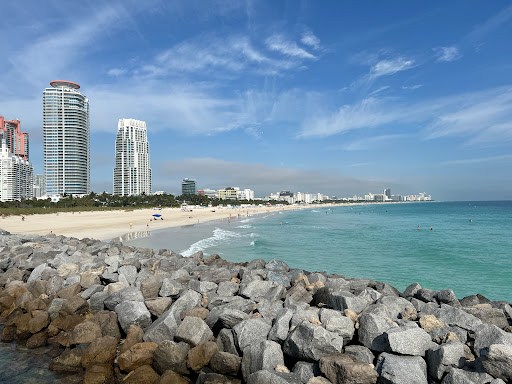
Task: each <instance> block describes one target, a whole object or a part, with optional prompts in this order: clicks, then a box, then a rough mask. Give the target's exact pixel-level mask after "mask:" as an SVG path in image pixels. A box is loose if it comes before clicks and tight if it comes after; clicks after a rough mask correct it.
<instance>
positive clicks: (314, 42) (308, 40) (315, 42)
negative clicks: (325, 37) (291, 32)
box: [300, 31, 320, 49]
mask: <svg viewBox="0 0 512 384" xmlns="http://www.w3.org/2000/svg"><path fill="white" fill-rule="evenodd" d="M300 41H301V43H302V44H304V45H308V46H310V47H312V48H314V49H319V48H320V39H319V38H318V37H316V36H315V35H314V34H313V32H311V31H306V32H304V33H303V34H302V38H301V39H300Z"/></svg>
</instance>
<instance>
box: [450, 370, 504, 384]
mask: <svg viewBox="0 0 512 384" xmlns="http://www.w3.org/2000/svg"><path fill="white" fill-rule="evenodd" d="M493 379H494V378H493V377H492V376H491V375H489V374H487V373H480V372H470V371H466V370H463V369H458V368H451V369H450V371H449V372H448V374H447V375H446V376H445V377H444V378H443V381H442V382H441V383H442V384H487V383H489V384H499V383H496V382H495V381H494V380H493Z"/></svg>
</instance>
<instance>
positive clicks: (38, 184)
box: [34, 175, 46, 197]
mask: <svg viewBox="0 0 512 384" xmlns="http://www.w3.org/2000/svg"><path fill="white" fill-rule="evenodd" d="M43 196H46V179H45V177H44V175H34V197H43Z"/></svg>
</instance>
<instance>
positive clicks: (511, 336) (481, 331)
mask: <svg viewBox="0 0 512 384" xmlns="http://www.w3.org/2000/svg"><path fill="white" fill-rule="evenodd" d="M492 344H505V345H512V333H508V332H505V331H503V330H502V329H499V328H498V327H497V326H495V325H491V324H482V325H481V326H480V327H478V328H477V329H476V331H475V344H474V347H473V349H474V351H475V353H476V355H477V356H480V353H481V352H480V351H481V350H482V349H484V348H489V347H490V346H491V345H492Z"/></svg>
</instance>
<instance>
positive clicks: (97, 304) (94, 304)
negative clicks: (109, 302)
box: [89, 291, 109, 311]
mask: <svg viewBox="0 0 512 384" xmlns="http://www.w3.org/2000/svg"><path fill="white" fill-rule="evenodd" d="M108 296H109V295H108V292H105V291H102V292H96V293H93V294H92V295H91V297H90V299H89V307H90V308H91V309H92V310H93V311H103V310H104V309H105V304H104V303H105V300H106V299H107V297H108Z"/></svg>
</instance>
